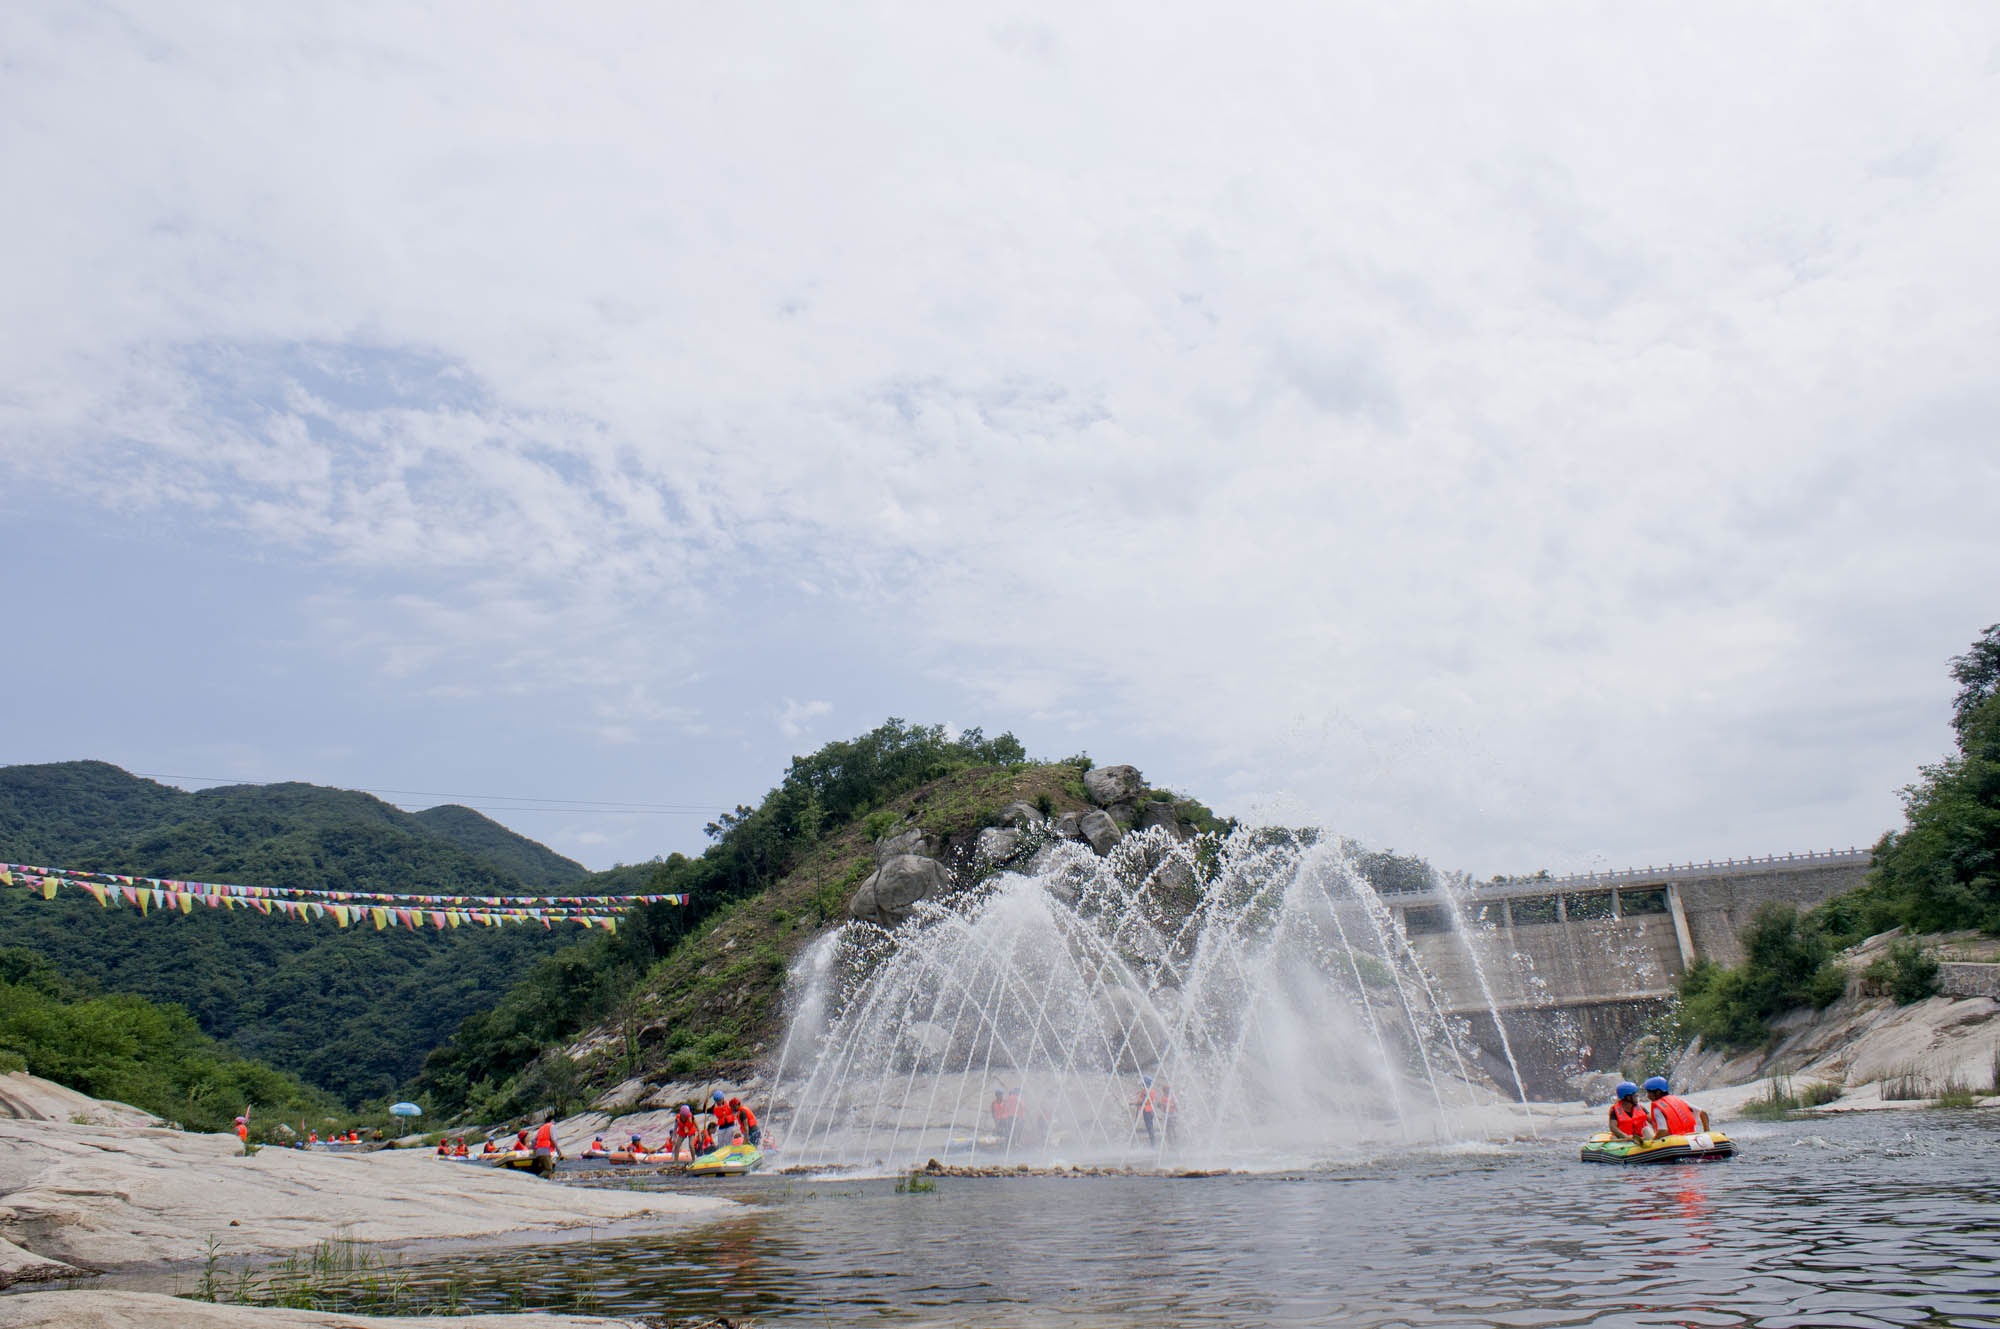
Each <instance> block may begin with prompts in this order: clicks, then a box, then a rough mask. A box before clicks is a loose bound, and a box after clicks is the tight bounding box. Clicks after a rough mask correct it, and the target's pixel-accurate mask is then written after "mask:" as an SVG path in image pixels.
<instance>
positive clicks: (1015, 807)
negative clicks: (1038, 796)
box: [999, 802, 1048, 831]
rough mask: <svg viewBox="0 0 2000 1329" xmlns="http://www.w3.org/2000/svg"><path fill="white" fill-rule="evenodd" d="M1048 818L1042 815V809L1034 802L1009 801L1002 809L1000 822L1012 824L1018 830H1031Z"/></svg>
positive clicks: (1007, 824)
mask: <svg viewBox="0 0 2000 1329" xmlns="http://www.w3.org/2000/svg"><path fill="white" fill-rule="evenodd" d="M1047 820H1048V819H1047V818H1046V817H1044V816H1042V810H1041V809H1040V808H1038V807H1036V806H1035V805H1034V804H1033V803H1021V802H1015V803H1009V804H1008V805H1007V806H1006V807H1004V808H1001V809H1000V817H999V824H1000V825H1002V826H1011V827H1012V828H1013V829H1015V830H1017V831H1031V830H1033V829H1034V828H1035V827H1037V826H1040V825H1041V824H1042V823H1043V822H1045V821H1047Z"/></svg>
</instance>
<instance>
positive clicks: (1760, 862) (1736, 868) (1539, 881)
mask: <svg viewBox="0 0 2000 1329" xmlns="http://www.w3.org/2000/svg"><path fill="white" fill-rule="evenodd" d="M1874 856H1875V851H1874V850H1872V849H1857V848H1848V849H1820V850H1810V851H1808V852H1806V853H1803V854H1766V855H1764V856H1763V857H1762V858H1755V857H1752V858H1725V859H1721V860H1719V861H1718V860H1716V859H1710V860H1708V861H1707V862H1705V863H1693V862H1689V863H1667V864H1664V865H1657V866H1656V865H1652V864H1648V865H1647V866H1645V867H1642V868H1614V869H1611V870H1609V871H1605V872H1595V871H1593V872H1571V873H1567V874H1566V875H1564V876H1560V877H1555V876H1548V877H1501V878H1497V879H1495V880H1493V881H1476V882H1473V883H1472V884H1471V885H1470V886H1469V887H1468V888H1467V890H1466V892H1465V894H1466V896H1468V897H1469V898H1472V899H1498V898H1500V897H1503V896H1520V895H1553V894H1557V893H1563V894H1568V893H1571V892H1574V891H1580V890H1582V891H1587V890H1593V889H1597V888H1601V887H1610V886H1625V885H1642V884H1644V885H1650V884H1652V883H1654V882H1669V881H1687V880H1691V879H1695V878H1702V877H1733V876H1748V875H1750V874H1753V873H1766V872H1783V871H1785V870H1786V869H1788V868H1822V867H1847V866H1853V865H1855V864H1866V863H1868V862H1870V861H1871V860H1872V859H1873V858H1874ZM1385 894H1388V893H1385ZM1436 895H1437V892H1436V891H1429V890H1420V891H1408V892H1394V893H1393V898H1394V899H1396V900H1397V902H1398V903H1399V904H1400V903H1401V902H1403V901H1406V900H1407V901H1411V902H1415V901H1416V900H1419V899H1423V898H1435V897H1436Z"/></svg>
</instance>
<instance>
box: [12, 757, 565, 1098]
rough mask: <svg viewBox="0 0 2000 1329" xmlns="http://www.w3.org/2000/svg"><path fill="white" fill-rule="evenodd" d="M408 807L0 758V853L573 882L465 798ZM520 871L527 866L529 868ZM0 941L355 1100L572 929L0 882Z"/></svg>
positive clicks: (438, 889) (343, 883) (86, 866)
mask: <svg viewBox="0 0 2000 1329" xmlns="http://www.w3.org/2000/svg"><path fill="white" fill-rule="evenodd" d="M433 811H434V812H438V811H442V812H443V813H444V815H442V816H433V817H429V818H426V817H423V816H413V815H411V814H409V813H406V812H403V811H401V810H400V809H397V808H395V807H392V806H390V805H389V804H387V803H383V802H382V801H381V800H379V799H376V798H373V797H371V796H369V795H367V794H360V793H355V792H352V791H348V790H338V789H324V788H320V787H318V786H315V785H308V784H276V785H234V786H228V787H225V788H218V789H204V790H201V791H199V792H196V793H188V792H185V791H183V790H178V789H173V788H170V787H168V786H165V785H161V784H157V783H154V782H153V781H150V780H142V779H139V778H137V777H135V776H132V775H130V774H128V773H126V772H125V771H122V770H120V769H118V768H117V767H115V766H111V765H108V764H106V763H104V762H91V761H85V762H61V763H54V764H50V765H38V766H10V767H4V768H0V859H5V860H6V861H9V862H15V863H31V864H37V865H45V866H50V867H62V868H74V869H83V870H88V871H96V872H120V873H132V874H137V875H142V876H149V877H174V878H182V879H190V880H198V881H219V882H231V883H237V884H243V885H263V886H287V887H294V888H303V889H318V890H327V889H354V890H384V891H404V892H422V893H440V894H445V893H449V894H473V895H531V894H550V893H554V889H555V888H558V887H559V888H561V889H562V890H563V891H564V892H565V893H583V892H588V891H589V890H590V889H591V887H590V885H589V878H588V877H587V875H585V874H584V873H583V870H582V869H581V868H580V867H579V866H578V865H577V864H574V863H570V862H569V861H568V860H567V859H563V858H561V857H560V856H559V855H556V854H554V853H552V852H550V851H549V850H547V849H545V848H543V847H542V846H540V845H537V844H534V843H533V842H532V841H528V840H524V839H522V838H521V837H519V836H515V835H513V834H512V833H511V832H508V831H506V830H505V829H504V828H502V827H499V826H497V825H495V824H493V823H492V822H489V821H487V819H485V818H483V817H480V816H479V815H478V814H477V813H474V812H471V811H470V810H469V809H463V808H453V809H443V810H439V809H433ZM524 870H525V872H526V873H527V874H530V875H524ZM0 937H4V938H5V939H6V942H7V943H8V944H9V945H13V946H22V947H27V948H30V949H32V950H34V951H36V952H38V953H40V954H41V955H43V956H46V957H48V958H49V959H50V960H51V961H53V962H54V963H55V964H56V965H57V966H58V967H59V968H60V970H61V972H62V973H63V974H64V975H66V976H67V977H70V978H72V979H75V980H78V981H81V982H85V983H88V984H92V985H95V986H96V987H99V988H101V989H102V990H104V991H106V992H111V993H120V992H124V993H137V994H139V995H141V996H145V997H147V998H150V999H152V1000H154V1001H158V1002H173V1003H178V1004H180V1005H183V1006H185V1007H186V1008H187V1009H188V1011H189V1012H190V1013H191V1014H192V1015H193V1016H194V1019H195V1020H196V1022H197V1023H198V1025H199V1027H200V1029H201V1031H202V1032H203V1033H205V1034H207V1035H209V1036H211V1037H213V1038H215V1039H217V1040H219V1041H220V1042H221V1043H223V1044H224V1045H225V1047H226V1048H227V1049H229V1050H230V1051H232V1052H234V1053H236V1054H239V1055H242V1056H247V1057H254V1058H257V1059H259V1060H262V1061H265V1062H268V1063H269V1064H271V1065H273V1066H276V1067H279V1068H281V1069H284V1070H287V1071H291V1072H293V1073H295V1074H297V1075H298V1076H299V1077H301V1078H302V1079H304V1080H305V1081H306V1082H307V1083H309V1084H312V1085H315V1086H317V1087H319V1088H322V1089H325V1090H327V1091H328V1092H330V1093H332V1094H334V1095H335V1096H336V1097H338V1098H340V1099H343V1100H345V1101H347V1102H350V1103H359V1102H362V1101H365V1100H370V1099H374V1098H379V1097H382V1096H384V1095H388V1094H392V1093H394V1092H395V1091H396V1090H397V1088H398V1087H399V1086H400V1085H402V1084H403V1083H405V1082H406V1081H408V1080H409V1079H410V1078H411V1077H412V1076H413V1075H414V1074H415V1072H416V1071H417V1069H418V1068H419V1067H420V1066H421V1065H422V1063H423V1060H424V1058H425V1056H426V1055H427V1054H428V1053H429V1052H430V1050H431V1049H432V1048H433V1047H435V1046H437V1044H439V1043H440V1042H442V1041H443V1040H444V1039H445V1037H446V1036H447V1035H449V1034H450V1032H451V1031H452V1030H453V1029H454V1028H456V1027H457V1026H458V1025H459V1024H460V1023H462V1022H463V1021H464V1020H465V1019H466V1017H467V1016H469V1015H471V1014H472V1013H474V1012H476V1011H480V1010H483V1009H485V1008H487V1007H489V1006H491V1005H492V1004H493V1003H494V1002H495V1001H496V1000H497V999H498V998H499V997H500V996H501V995H502V994H504V993H505V992H507V991H508V990H509V989H510V988H511V987H512V986H513V985H514V984H515V983H516V982H517V981H518V980H520V979H521V978H522V977H523V975H525V974H526V973H527V972H528V971H529V970H530V969H531V968H532V967H533V966H534V964H535V963H536V962H537V961H538V960H540V959H542V958H543V957H545V956H548V955H550V954H552V953H554V952H555V951H557V950H558V949H560V948H561V947H562V946H563V945H564V944H565V943H569V942H573V941H575V939H576V937H575V933H574V931H573V930H569V929H563V930H554V931H548V930H543V929H540V928H533V927H523V926H509V927H505V928H491V929H489V928H479V927H468V928H458V929H455V930H450V931H444V932H439V931H435V930H432V929H424V930H421V931H417V932H408V931H403V932H396V931H388V932H380V933H377V932H375V931H373V930H359V929H357V930H345V931H343V930H340V929H337V928H335V927H334V926H333V925H332V924H331V923H330V922H321V923H303V922H294V921H291V920H289V919H284V918H279V917H268V918H267V917H264V916H262V915H258V914H255V913H251V912H247V911H211V910H208V909H200V910H197V911H196V912H194V913H190V914H185V915H182V914H162V913H158V912H155V913H154V914H152V915H151V916H149V917H141V916H140V915H139V914H138V913H137V912H136V911H134V910H131V909H127V908H116V907H114V908H110V909H105V908H100V907H99V906H98V905H97V904H96V903H94V902H93V901H91V900H89V899H88V898H86V897H84V896H82V895H80V894H78V893H76V892H73V891H63V892H61V893H60V894H59V895H58V896H57V897H56V898H55V899H54V900H42V899H41V898H39V897H38V896H33V895H30V894H29V893H28V892H26V891H23V890H20V889H17V888H4V887H0Z"/></svg>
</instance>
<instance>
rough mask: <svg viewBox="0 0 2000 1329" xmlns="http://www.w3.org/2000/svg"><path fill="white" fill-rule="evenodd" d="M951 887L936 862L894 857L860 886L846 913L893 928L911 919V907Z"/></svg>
mask: <svg viewBox="0 0 2000 1329" xmlns="http://www.w3.org/2000/svg"><path fill="white" fill-rule="evenodd" d="M950 884H951V874H950V873H948V872H946V871H945V870H944V865H943V864H942V863H940V862H938V861H937V860H936V859H934V858H925V857H923V856H921V855H919V854H897V855H896V856H895V857H893V858H889V859H885V860H884V861H883V863H882V866H881V867H879V868H876V869H875V871H874V872H873V873H871V874H870V875H869V877H868V880H866V881H864V882H862V883H861V889H860V890H858V891H856V892H855V893H854V898H853V899H852V900H851V901H849V902H848V905H847V912H848V913H849V914H850V915H852V916H853V917H855V918H858V919H861V920H863V921H864V922H869V923H877V924H880V925H881V926H883V927H885V928H892V927H895V926H896V925H897V924H898V923H901V922H902V921H903V920H904V919H906V918H908V917H909V916H910V908H911V906H912V905H914V904H916V903H917V902H918V901H919V900H927V899H929V898H930V897H931V896H933V895H936V894H938V893H939V892H940V891H942V890H944V889H945V888H946V887H947V886H949V885H950Z"/></svg>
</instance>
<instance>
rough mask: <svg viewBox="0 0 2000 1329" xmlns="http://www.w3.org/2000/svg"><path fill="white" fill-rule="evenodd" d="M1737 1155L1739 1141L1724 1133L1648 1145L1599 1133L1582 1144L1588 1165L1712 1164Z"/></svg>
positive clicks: (1671, 1138) (1670, 1137) (1669, 1137)
mask: <svg viewBox="0 0 2000 1329" xmlns="http://www.w3.org/2000/svg"><path fill="white" fill-rule="evenodd" d="M1735 1156H1736V1142H1735V1141H1733V1140H1731V1139H1730V1138H1729V1137H1728V1136H1727V1135H1724V1134H1723V1133H1722V1132H1721V1131H1703V1132H1701V1133H1700V1134H1698V1135H1663V1136H1661V1137H1660V1138H1659V1139H1657V1140H1653V1141H1650V1142H1648V1143H1646V1144H1641V1143H1639V1142H1638V1141H1637V1140H1628V1139H1625V1138H1623V1137H1621V1136H1616V1135H1612V1134H1610V1133H1609V1132H1606V1131H1599V1132H1598V1133H1597V1134H1595V1135H1593V1136H1591V1137H1590V1138H1589V1139H1588V1140H1586V1141H1584V1145H1583V1161H1584V1162H1586V1163H1682V1162H1685V1163H1713V1162H1716V1161H1718V1160H1720V1159H1724V1158H1734V1157H1735Z"/></svg>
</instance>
